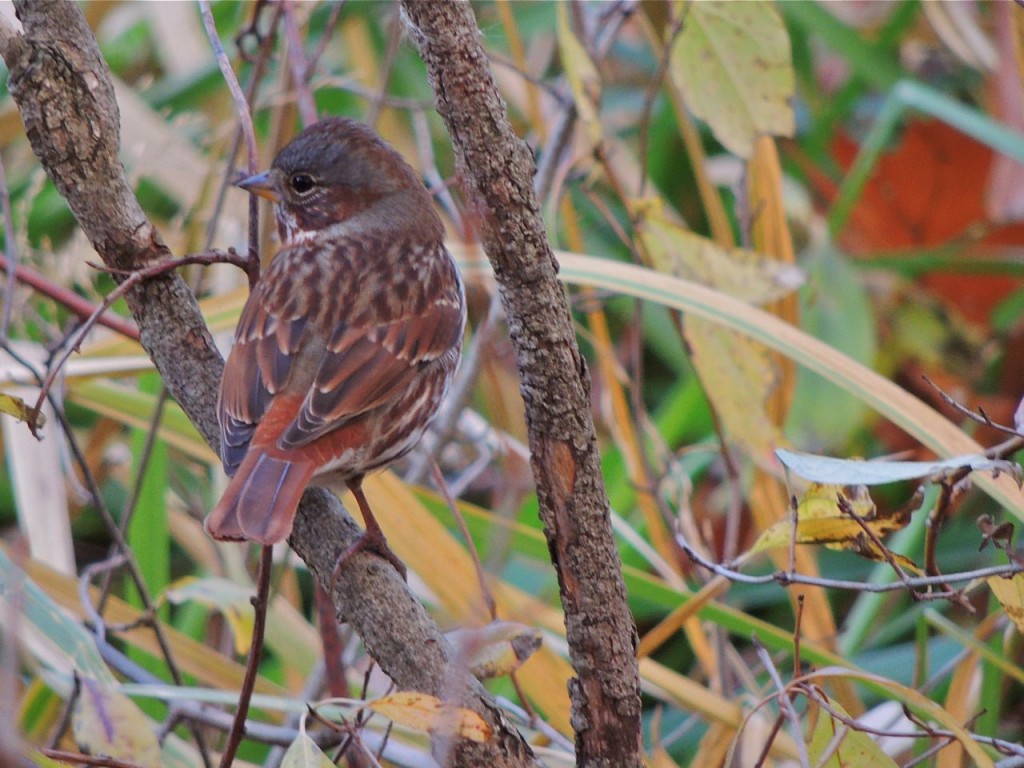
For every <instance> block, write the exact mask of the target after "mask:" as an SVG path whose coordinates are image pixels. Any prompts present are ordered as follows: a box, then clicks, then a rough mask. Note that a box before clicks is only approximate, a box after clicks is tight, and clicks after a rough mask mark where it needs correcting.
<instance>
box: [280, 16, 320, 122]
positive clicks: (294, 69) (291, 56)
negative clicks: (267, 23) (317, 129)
mask: <svg viewBox="0 0 1024 768" xmlns="http://www.w3.org/2000/svg"><path fill="white" fill-rule="evenodd" d="M281 8H282V11H283V13H284V37H285V41H286V43H287V45H288V66H289V69H291V74H292V86H293V88H294V91H295V101H296V103H297V104H298V105H299V114H300V115H301V116H302V124H303V125H304V126H307V127H308V126H310V125H312V124H313V123H315V122H316V100H315V99H314V98H313V91H312V89H311V88H310V87H309V78H308V77H307V73H308V72H309V60H308V59H307V58H306V52H305V51H304V50H303V48H302V38H301V36H300V30H299V27H298V23H297V21H296V19H295V5H294V4H293V3H287V2H286V3H282V4H281Z"/></svg>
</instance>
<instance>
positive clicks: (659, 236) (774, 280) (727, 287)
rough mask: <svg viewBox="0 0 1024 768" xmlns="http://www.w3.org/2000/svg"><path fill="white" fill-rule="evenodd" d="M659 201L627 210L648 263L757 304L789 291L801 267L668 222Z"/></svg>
mask: <svg viewBox="0 0 1024 768" xmlns="http://www.w3.org/2000/svg"><path fill="white" fill-rule="evenodd" d="M662 210H663V206H661V205H659V204H653V203H652V202H651V201H648V200H642V201H636V202H634V203H633V204H632V205H631V213H632V215H633V216H634V217H635V218H636V219H637V220H638V221H637V225H636V231H637V234H639V235H640V240H641V242H642V243H643V246H644V252H645V253H646V255H647V258H648V259H649V260H650V266H652V267H654V268H655V269H656V270H658V271H659V272H666V273H668V274H670V275H674V276H675V277H681V278H683V279H684V280H693V281H695V282H698V283H702V284H703V285H707V286H710V287H712V288H717V289H718V290H720V291H725V292H726V293H728V294H729V295H731V296H735V297H736V298H737V299H743V300H744V301H748V302H751V303H753V304H763V303H766V302H769V301H774V300H776V299H779V298H782V297H783V296H787V295H789V294H791V293H792V292H793V291H794V290H795V289H796V288H798V287H799V286H800V284H801V283H802V282H803V272H802V271H801V270H800V269H799V268H797V267H794V266H792V265H790V264H786V263H784V262H781V261H779V260H777V259H770V258H768V257H766V256H764V255H762V254H760V253H757V252H756V251H751V250H748V249H746V248H723V247H722V246H720V245H718V244H717V243H715V242H714V241H713V240H709V239H708V238H706V237H701V236H700V235H696V234H694V233H693V232H691V231H689V230H688V229H685V228H684V227H682V226H680V225H678V224H676V223H675V222H673V221H670V220H669V219H668V218H667V217H666V216H665V215H664V214H663V213H662Z"/></svg>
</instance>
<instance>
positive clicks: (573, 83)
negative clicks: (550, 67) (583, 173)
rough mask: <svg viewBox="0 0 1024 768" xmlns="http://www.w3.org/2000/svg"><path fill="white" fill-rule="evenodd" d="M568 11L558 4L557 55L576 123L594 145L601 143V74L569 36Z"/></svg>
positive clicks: (570, 27)
mask: <svg viewBox="0 0 1024 768" xmlns="http://www.w3.org/2000/svg"><path fill="white" fill-rule="evenodd" d="M569 8H570V6H569V3H559V4H558V30H557V34H558V52H559V55H560V56H561V58H562V67H563V68H564V69H565V77H566V79H567V80H568V81H569V88H570V90H571V91H572V95H573V99H574V100H575V102H576V112H577V113H578V114H579V118H580V122H581V123H582V124H583V126H584V128H586V131H587V137H588V138H589V139H590V142H591V144H593V145H594V146H597V145H598V144H600V142H601V119H600V115H599V105H600V103H601V75H600V73H598V71H597V67H596V66H594V62H593V61H592V60H591V58H590V55H589V54H588V53H587V49H586V48H584V47H583V44H582V43H581V42H580V41H579V39H578V38H577V37H576V35H574V34H573V31H572V25H571V23H570V21H569Z"/></svg>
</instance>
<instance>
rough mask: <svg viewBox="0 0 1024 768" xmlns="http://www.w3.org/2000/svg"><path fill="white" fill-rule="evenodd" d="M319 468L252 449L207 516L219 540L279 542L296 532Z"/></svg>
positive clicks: (266, 543)
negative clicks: (297, 513) (304, 500)
mask: <svg viewBox="0 0 1024 768" xmlns="http://www.w3.org/2000/svg"><path fill="white" fill-rule="evenodd" d="M315 471H316V467H315V466H314V465H313V464H312V463H310V462H294V461H286V460H284V459H279V458H276V457H274V456H269V455H267V454H266V453H263V452H261V451H253V450H250V451H249V453H248V454H247V455H246V457H245V459H244V460H243V461H242V464H241V466H240V467H239V468H238V472H236V473H235V476H234V477H233V478H231V482H230V483H229V484H228V489H227V490H226V491H225V492H224V495H223V496H222V497H221V500H220V501H219V502H217V506H215V507H214V508H213V511H212V512H211V513H210V514H209V516H208V517H207V518H206V523H205V525H206V530H207V531H208V532H209V534H210V535H211V536H213V538H215V539H222V540H228V541H242V540H249V541H256V542H259V543H260V544H263V545H270V544H277V543H278V542H279V541H284V540H285V539H287V538H288V534H290V533H291V532H292V523H293V522H294V520H295V511H296V510H297V509H298V506H299V499H300V498H302V493H303V491H305V490H306V486H308V485H309V481H310V480H311V479H312V477H313V473H314V472H315Z"/></svg>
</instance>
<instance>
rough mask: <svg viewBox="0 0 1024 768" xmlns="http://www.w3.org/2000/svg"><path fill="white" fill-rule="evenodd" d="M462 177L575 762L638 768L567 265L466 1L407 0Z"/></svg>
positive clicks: (618, 605)
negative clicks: (558, 617)
mask: <svg viewBox="0 0 1024 768" xmlns="http://www.w3.org/2000/svg"><path fill="white" fill-rule="evenodd" d="M402 9H403V12H404V14H405V18H406V24H407V26H408V28H409V32H410V35H411V36H412V38H413V40H414V41H415V42H416V45H417V47H418V48H419V50H420V55H421V56H422V57H423V60H424V62H425V63H426V65H427V72H428V75H429V77H430V80H431V85H432V86H433V88H434V92H435V94H436V97H437V110H438V112H439V113H440V114H441V117H442V118H443V119H444V121H445V124H446V125H447V126H448V131H449V133H450V134H451V137H452V143H453V145H454V148H455V157H456V162H457V165H458V170H459V173H460V175H461V177H462V180H463V183H464V184H465V186H466V188H467V194H468V196H469V197H470V198H471V199H472V200H473V201H474V202H475V203H476V204H477V206H478V210H479V211H480V214H481V218H482V222H481V223H482V226H483V245H484V250H485V251H486V252H487V256H488V258H489V259H490V261H491V264H492V265H493V267H494V274H495V277H496V278H497V280H498V285H499V288H500V291H501V298H502V302H503V304H504V306H505V313H506V316H507V318H508V325H509V332H510V334H511V337H512V343H513V345H514V346H515V349H516V357H517V361H518V364H519V373H520V376H521V384H520V391H521V393H522V395H523V400H524V402H525V405H526V418H527V427H528V430H529V436H530V453H531V462H532V466H533V473H534V478H535V479H536V482H537V496H538V499H539V502H540V514H541V518H542V520H543V522H544V534H545V536H546V537H547V541H548V548H549V550H550V551H551V557H552V559H553V561H554V564H555V568H556V569H557V572H558V582H559V588H560V591H561V598H562V606H563V608H564V610H565V621H566V630H567V638H568V641H569V651H570V655H571V657H572V662H573V665H574V667H575V669H576V673H577V674H578V675H579V677H578V679H576V680H573V681H572V682H571V683H570V692H571V695H572V708H573V712H572V716H573V725H574V727H575V729H576V754H577V760H578V764H579V765H584V766H615V767H616V768H626V767H627V766H640V765H641V764H642V762H643V760H642V751H641V738H640V735H641V728H640V682H639V673H638V669H637V663H636V658H635V649H636V629H635V627H634V625H633V619H632V616H631V614H630V611H629V606H628V604H627V602H626V588H625V584H624V582H623V579H622V570H621V566H620V563H619V556H618V552H617V550H616V548H615V541H614V538H613V536H612V528H611V522H610V519H609V504H608V497H607V494H606V492H605V488H604V480H603V478H602V476H601V465H600V456H599V455H598V451H597V439H596V434H595V430H594V422H593V417H592V415H591V412H590V378H589V374H588V373H587V368H586V364H585V363H584V361H583V358H582V357H581V356H580V352H579V349H578V347H577V345H576V337H575V334H574V332H573V327H572V318H571V316H570V314H569V307H568V304H567V302H566V298H565V294H564V292H563V290H562V288H561V286H560V285H559V283H558V280H557V271H558V263H557V262H556V260H555V257H554V254H553V253H552V251H551V246H550V244H549V243H548V240H547V236H546V234H545V231H544V224H543V221H542V219H541V216H540V211H539V206H538V203H537V198H536V196H535V194H534V191H533V174H534V171H535V166H534V162H533V157H532V155H531V153H530V151H529V148H528V147H527V146H526V145H525V144H524V143H523V142H522V141H520V139H519V138H518V137H517V136H516V135H515V133H514V132H513V130H512V127H511V125H510V124H509V120H508V115H507V113H506V110H505V104H504V102H503V101H502V99H501V96H500V95H499V94H498V90H497V87H496V86H495V83H494V78H493V77H492V75H491V72H490V70H489V68H488V66H487V57H486V54H485V52H484V49H483V46H482V45H481V42H480V32H479V30H478V29H477V25H476V20H475V19H474V17H473V11H472V9H471V7H470V5H469V3H468V2H465V1H464V0H459V1H457V2H445V3H422V2H415V0H402Z"/></svg>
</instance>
